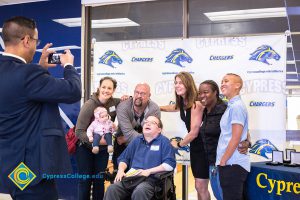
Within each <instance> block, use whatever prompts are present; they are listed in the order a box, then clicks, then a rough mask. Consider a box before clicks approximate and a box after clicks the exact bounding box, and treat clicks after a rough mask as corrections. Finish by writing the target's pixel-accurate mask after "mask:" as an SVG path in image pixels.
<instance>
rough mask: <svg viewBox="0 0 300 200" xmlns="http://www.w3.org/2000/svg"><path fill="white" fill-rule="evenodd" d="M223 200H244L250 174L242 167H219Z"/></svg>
mask: <svg viewBox="0 0 300 200" xmlns="http://www.w3.org/2000/svg"><path fill="white" fill-rule="evenodd" d="M219 173H220V184H221V187H222V191H223V200H242V199H244V197H243V190H244V185H245V182H246V179H247V175H248V172H247V171H246V170H245V169H244V168H243V167H241V166H240V165H226V166H219Z"/></svg>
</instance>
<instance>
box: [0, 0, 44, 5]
mask: <svg viewBox="0 0 300 200" xmlns="http://www.w3.org/2000/svg"><path fill="white" fill-rule="evenodd" d="M39 1H49V0H0V6H6V5H13V4H22V3H32V2H39Z"/></svg>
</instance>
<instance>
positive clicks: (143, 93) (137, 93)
mask: <svg viewBox="0 0 300 200" xmlns="http://www.w3.org/2000/svg"><path fill="white" fill-rule="evenodd" d="M134 95H136V96H138V95H140V96H141V97H145V96H146V95H147V94H146V93H145V92H139V91H134Z"/></svg>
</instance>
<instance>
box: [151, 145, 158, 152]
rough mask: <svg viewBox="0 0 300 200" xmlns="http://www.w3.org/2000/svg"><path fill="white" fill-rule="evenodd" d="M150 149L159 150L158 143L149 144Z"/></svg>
mask: <svg viewBox="0 0 300 200" xmlns="http://www.w3.org/2000/svg"><path fill="white" fill-rule="evenodd" d="M150 150H151V151H159V146H158V145H151V147H150Z"/></svg>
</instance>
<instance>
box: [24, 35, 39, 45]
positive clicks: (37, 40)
mask: <svg viewBox="0 0 300 200" xmlns="http://www.w3.org/2000/svg"><path fill="white" fill-rule="evenodd" d="M29 38H30V39H32V40H35V42H36V45H35V46H39V45H40V44H41V40H39V39H37V38H34V37H31V36H30V35H29ZM24 39H25V36H24V37H23V38H21V40H24Z"/></svg>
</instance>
